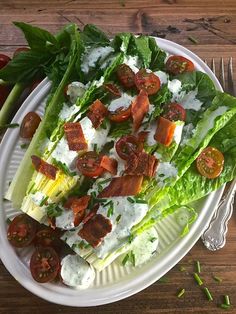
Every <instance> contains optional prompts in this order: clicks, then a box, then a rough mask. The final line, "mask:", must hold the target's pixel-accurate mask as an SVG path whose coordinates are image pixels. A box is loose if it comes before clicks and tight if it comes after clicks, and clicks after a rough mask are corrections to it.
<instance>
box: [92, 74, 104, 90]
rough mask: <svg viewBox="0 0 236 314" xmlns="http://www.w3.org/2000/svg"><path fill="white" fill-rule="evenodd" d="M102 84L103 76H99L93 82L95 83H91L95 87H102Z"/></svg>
mask: <svg viewBox="0 0 236 314" xmlns="http://www.w3.org/2000/svg"><path fill="white" fill-rule="evenodd" d="M103 83H104V77H103V76H101V77H100V79H99V80H95V81H94V82H93V84H94V85H95V86H96V87H100V86H102V84H103Z"/></svg>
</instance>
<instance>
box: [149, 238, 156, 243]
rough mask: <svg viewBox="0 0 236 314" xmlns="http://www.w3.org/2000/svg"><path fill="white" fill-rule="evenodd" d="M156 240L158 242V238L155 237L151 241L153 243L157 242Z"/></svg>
mask: <svg viewBox="0 0 236 314" xmlns="http://www.w3.org/2000/svg"><path fill="white" fill-rule="evenodd" d="M156 240H157V238H156V237H153V238H151V239H150V240H149V241H150V242H152V243H153V242H155V241H156Z"/></svg>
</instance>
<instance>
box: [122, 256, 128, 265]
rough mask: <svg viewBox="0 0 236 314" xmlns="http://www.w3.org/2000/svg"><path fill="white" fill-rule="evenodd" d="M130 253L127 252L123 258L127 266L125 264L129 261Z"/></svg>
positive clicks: (123, 263) (123, 262)
mask: <svg viewBox="0 0 236 314" xmlns="http://www.w3.org/2000/svg"><path fill="white" fill-rule="evenodd" d="M128 259H129V254H126V255H125V257H124V258H123V260H122V265H123V266H125V264H126V263H127V262H128Z"/></svg>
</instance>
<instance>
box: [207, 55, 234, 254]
mask: <svg viewBox="0 0 236 314" xmlns="http://www.w3.org/2000/svg"><path fill="white" fill-rule="evenodd" d="M211 68H212V71H213V72H214V74H216V67H215V60H214V59H212V64H211ZM219 81H220V83H221V86H222V87H223V89H224V90H225V91H226V92H227V93H229V94H231V95H234V96H236V89H235V85H234V81H233V60H232V58H230V59H229V61H228V70H227V81H228V82H227V83H228V84H226V79H225V71H224V60H223V58H221V60H220V75H219ZM235 192H236V179H235V180H234V181H232V182H229V183H227V184H226V187H225V189H224V193H223V197H222V199H221V200H220V202H219V204H218V206H217V208H216V210H215V213H214V215H213V217H212V219H211V222H210V224H209V226H208V227H207V229H206V230H205V231H204V233H203V235H202V241H203V243H204V245H205V246H206V247H207V248H208V249H209V250H211V251H215V250H219V249H221V248H222V247H223V246H224V245H225V242H226V235H227V231H228V222H229V219H230V217H231V215H232V212H233V204H234V195H235Z"/></svg>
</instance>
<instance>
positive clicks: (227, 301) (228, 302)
mask: <svg viewBox="0 0 236 314" xmlns="http://www.w3.org/2000/svg"><path fill="white" fill-rule="evenodd" d="M224 299H225V304H226V305H231V304H230V300H229V296H228V295H224Z"/></svg>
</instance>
